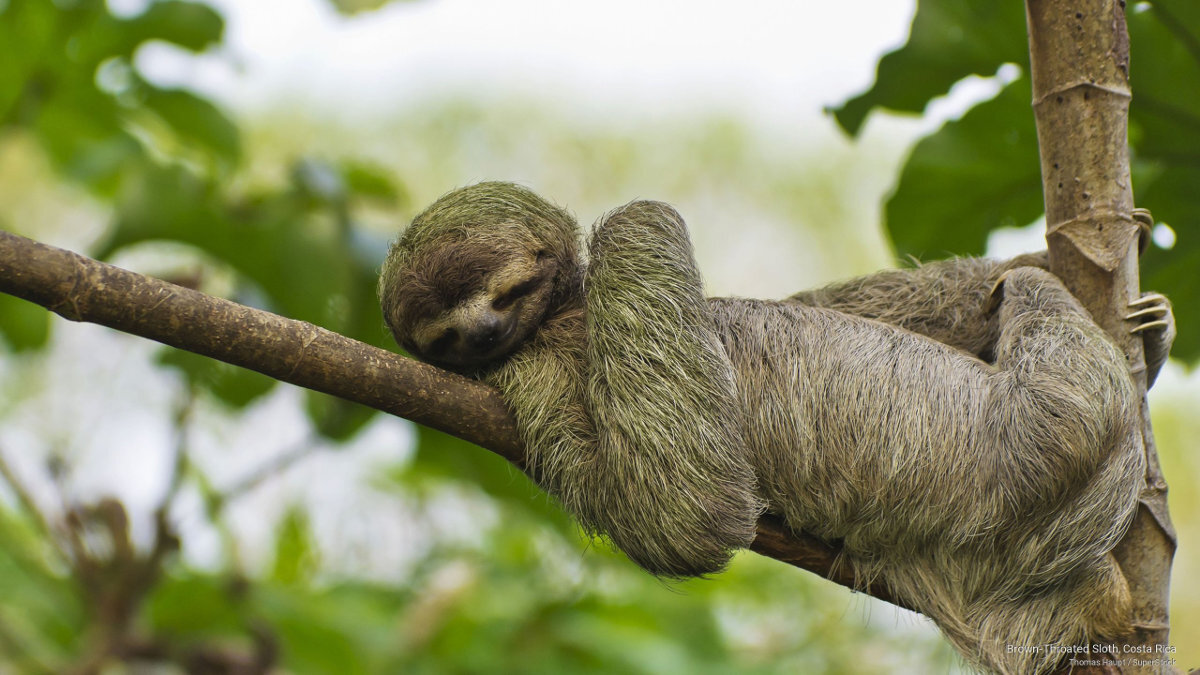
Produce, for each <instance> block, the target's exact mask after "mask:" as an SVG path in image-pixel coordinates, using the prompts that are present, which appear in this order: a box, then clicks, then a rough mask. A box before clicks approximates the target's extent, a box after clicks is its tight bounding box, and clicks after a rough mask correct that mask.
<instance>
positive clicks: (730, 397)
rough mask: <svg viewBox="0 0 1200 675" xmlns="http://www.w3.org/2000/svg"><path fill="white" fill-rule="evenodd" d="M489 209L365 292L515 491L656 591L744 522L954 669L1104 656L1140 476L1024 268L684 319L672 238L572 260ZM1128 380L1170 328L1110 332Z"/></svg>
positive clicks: (614, 226) (682, 234)
mask: <svg viewBox="0 0 1200 675" xmlns="http://www.w3.org/2000/svg"><path fill="white" fill-rule="evenodd" d="M579 241H580V233H579V228H578V226H577V224H576V222H575V219H574V218H573V217H572V216H571V215H570V214H569V213H567V212H566V211H565V210H563V209H561V208H559V207H557V206H555V205H553V204H551V203H550V202H548V201H546V200H544V199H542V198H541V197H539V196H538V195H536V194H534V193H533V192H531V191H529V190H527V189H525V188H522V187H519V186H516V185H513V184H509V183H499V182H488V183H480V184H477V185H473V186H469V187H466V188H461V189H458V190H455V191H453V192H450V193H449V194H447V195H445V196H443V197H442V198H441V199H439V200H437V202H435V203H434V204H433V205H432V206H430V207H429V208H427V209H426V210H425V211H424V212H422V213H421V214H419V215H418V216H417V217H416V218H415V219H414V221H413V222H412V224H411V226H409V227H408V228H407V229H406V230H405V231H404V232H403V233H402V235H401V236H400V238H399V239H398V240H397V241H396V242H395V243H394V244H393V245H392V247H391V249H390V251H389V253H388V257H387V260H386V262H385V264H384V267H383V271H382V274H381V277H380V282H379V293H380V298H381V304H382V308H383V314H384V317H385V321H386V322H387V324H388V326H389V328H390V329H391V331H392V333H393V335H394V336H395V338H396V340H397V342H398V343H399V344H400V345H401V346H402V347H403V348H404V349H405V350H407V351H408V352H410V353H411V354H413V355H415V356H417V357H418V358H420V359H422V360H424V361H427V362H429V363H431V364H434V365H437V366H441V367H443V368H446V369H449V370H453V371H456V372H459V373H463V374H466V375H470V376H473V377H477V378H479V379H481V380H483V381H484V382H486V383H488V384H490V385H492V386H494V387H495V388H497V389H498V390H499V391H500V392H501V394H502V396H503V397H504V399H505V401H506V402H507V404H508V406H509V408H510V410H511V412H512V414H513V416H514V418H515V420H516V423H517V426H518V429H519V431H520V434H521V438H522V440H523V442H524V444H525V449H526V453H527V454H526V466H525V470H526V471H527V472H528V473H529V475H530V476H531V477H532V478H533V479H534V480H535V481H536V482H537V483H538V484H539V485H541V486H542V487H543V488H544V489H545V490H547V491H548V492H549V493H550V494H552V495H553V496H554V497H556V498H557V499H558V501H559V502H560V503H561V504H562V506H563V507H564V508H565V509H566V510H567V511H569V512H570V513H572V514H573V515H574V516H575V517H576V518H577V519H578V520H579V521H580V523H581V524H582V525H583V527H584V528H586V529H587V530H588V531H590V532H591V533H593V534H601V535H604V536H605V537H607V538H608V539H609V540H610V541H611V542H612V543H613V544H615V545H616V546H617V547H618V548H619V549H620V550H621V551H623V552H624V553H625V554H626V555H627V556H629V558H631V559H632V560H633V561H634V562H636V563H637V564H638V565H640V566H641V567H643V568H645V569H646V570H648V571H650V572H651V573H653V574H656V575H659V576H662V577H668V578H678V577H687V576H703V575H707V574H710V573H714V572H717V571H719V570H721V569H722V568H723V567H724V566H725V565H726V563H727V562H728V561H729V559H730V557H731V556H732V555H733V553H734V552H735V551H736V550H738V549H742V548H745V547H747V546H748V545H749V544H750V542H751V541H752V540H753V539H754V536H755V525H756V521H757V519H758V517H759V516H760V515H761V514H762V513H763V512H764V511H768V512H771V513H773V514H776V515H778V516H780V517H781V518H783V520H784V521H785V522H786V524H787V525H788V527H789V528H791V529H792V530H793V531H795V532H798V533H799V532H804V533H808V534H811V535H815V536H817V537H819V538H821V539H823V540H825V541H827V542H829V543H831V544H834V545H837V546H839V547H840V550H841V562H842V563H843V564H847V565H850V566H851V569H852V570H853V571H854V573H855V578H856V579H857V580H858V582H859V583H862V584H864V585H865V584H867V583H883V584H886V587H887V588H888V589H889V590H890V591H891V592H892V593H893V594H894V595H895V597H897V598H900V599H902V600H903V601H905V602H906V603H907V604H909V606H912V607H914V608H916V609H918V610H919V611H921V612H922V613H924V614H925V615H927V616H928V617H929V618H931V619H932V620H933V621H934V622H935V623H936V625H937V626H938V627H939V628H940V630H941V631H942V633H943V634H944V635H945V636H946V637H947V639H948V640H949V641H950V642H951V643H952V644H953V645H954V646H955V647H956V648H957V650H958V651H959V652H960V653H961V654H962V655H963V656H964V657H965V659H966V660H967V661H968V662H969V663H971V664H972V665H974V666H975V667H979V668H983V669H987V670H992V671H996V672H1002V673H1029V672H1041V671H1046V670H1049V669H1051V668H1053V667H1054V666H1055V664H1056V661H1057V657H1058V655H1057V654H1053V653H1047V651H1048V650H1044V649H1043V650H1030V649H1012V647H1026V646H1032V645H1045V644H1051V643H1058V644H1063V645H1068V644H1084V643H1086V642H1087V641H1090V640H1095V639H1100V638H1105V637H1115V636H1117V635H1119V634H1121V633H1122V632H1124V631H1125V630H1126V627H1127V626H1128V624H1129V621H1130V612H1131V609H1130V603H1131V600H1130V596H1129V590H1128V586H1127V583H1126V581H1125V579H1124V577H1123V576H1122V574H1121V572H1120V570H1119V569H1118V567H1117V566H1116V563H1115V562H1114V560H1113V557H1112V555H1111V554H1110V551H1111V549H1112V548H1113V547H1114V546H1115V545H1116V543H1117V542H1118V540H1119V539H1120V538H1121V536H1122V535H1123V534H1124V532H1125V530H1126V529H1127V527H1128V525H1129V523H1130V521H1131V518H1132V516H1133V513H1134V510H1135V507H1136V504H1137V498H1138V492H1139V490H1140V487H1141V484H1142V479H1143V472H1144V466H1143V463H1144V459H1143V456H1142V453H1141V451H1140V448H1139V444H1138V443H1137V441H1136V436H1135V434H1136V433H1137V429H1138V420H1139V413H1138V405H1139V402H1138V399H1137V397H1136V390H1135V388H1134V386H1133V383H1132V380H1131V377H1130V373H1129V369H1128V366H1127V364H1126V360H1125V358H1124V357H1123V355H1122V353H1121V351H1120V350H1119V349H1118V348H1117V347H1116V345H1115V344H1114V343H1113V342H1112V340H1111V339H1110V338H1109V337H1108V336H1107V335H1106V334H1105V333H1104V331H1103V330H1101V329H1100V328H1099V327H1098V326H1097V325H1096V324H1095V323H1094V322H1093V321H1092V319H1091V317H1090V316H1089V315H1088V314H1087V312H1086V311H1085V310H1084V309H1083V308H1082V306H1081V305H1080V304H1079V303H1078V302H1077V301H1076V300H1075V299H1074V298H1073V297H1072V296H1071V295H1070V293H1068V292H1067V290H1066V289H1065V288H1064V287H1063V285H1062V283H1061V282H1060V281H1059V280H1058V279H1057V278H1056V277H1054V276H1053V275H1051V274H1050V273H1049V272H1047V271H1046V270H1045V269H1044V268H1045V267H1046V257H1045V254H1044V253H1043V254H1040V255H1026V256H1021V257H1018V258H1015V259H1013V260H1010V261H1003V262H997V261H990V260H983V259H958V260H949V261H943V262H938V263H931V264H927V265H924V266H920V267H917V268H915V269H908V270H893V271H887V272H882V273H879V274H875V275H871V276H867V277H863V278H860V279H855V280H851V281H848V282H843V283H840V284H835V285H832V286H829V287H826V288H823V289H819V290H816V291H810V292H805V293H800V294H797V295H793V296H791V297H790V298H787V299H785V300H782V301H770V300H753V299H742V298H712V299H706V298H705V296H704V294H703V290H702V284H701V279H700V274H699V272H698V270H697V266H696V263H695V261H694V258H693V253H692V248H691V243H690V240H689V238H688V234H687V230H686V227H685V225H684V222H683V220H682V218H681V217H680V216H679V215H678V214H677V213H676V212H675V211H674V209H672V208H671V207H670V206H668V205H666V204H663V203H659V202H652V201H637V202H633V203H630V204H628V205H626V206H624V207H621V208H619V209H616V210H614V211H612V212H610V213H608V214H606V215H605V216H604V217H602V218H601V219H600V221H598V223H597V225H596V226H595V227H594V230H593V232H592V234H591V237H590V240H589V242H588V247H587V255H588V260H587V262H586V263H585V262H584V260H583V259H582V257H581V253H580V251H579ZM1131 307H1132V309H1133V311H1132V313H1131V314H1130V317H1129V319H1130V321H1131V322H1132V324H1133V328H1132V330H1133V331H1135V332H1138V333H1140V334H1142V335H1143V337H1145V338H1146V339H1145V342H1146V346H1147V350H1146V353H1147V369H1148V375H1149V376H1150V379H1151V380H1152V379H1153V377H1154V375H1156V374H1157V372H1158V370H1159V368H1160V367H1161V366H1162V364H1163V362H1164V361H1165V360H1166V356H1167V352H1168V350H1169V348H1170V343H1171V339H1172V338H1173V335H1174V322H1173V317H1172V314H1171V311H1170V305H1169V303H1168V302H1167V300H1166V298H1164V297H1162V296H1160V295H1157V294H1148V295H1146V296H1143V297H1142V298H1140V299H1139V300H1137V301H1135V302H1134V303H1133V304H1132V305H1131Z"/></svg>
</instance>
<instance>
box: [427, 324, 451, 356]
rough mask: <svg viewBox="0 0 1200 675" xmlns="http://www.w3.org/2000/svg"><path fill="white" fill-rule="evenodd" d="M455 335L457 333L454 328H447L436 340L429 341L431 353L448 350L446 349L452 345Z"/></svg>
mask: <svg viewBox="0 0 1200 675" xmlns="http://www.w3.org/2000/svg"><path fill="white" fill-rule="evenodd" d="M455 337H456V334H455V332H454V329H453V328H447V329H446V330H445V331H443V332H442V334H441V335H439V336H438V338H437V339H436V340H434V341H433V342H430V343H429V349H428V351H429V353H431V354H440V353H442V352H444V351H446V349H447V348H448V347H449V346H450V343H451V342H454V338H455Z"/></svg>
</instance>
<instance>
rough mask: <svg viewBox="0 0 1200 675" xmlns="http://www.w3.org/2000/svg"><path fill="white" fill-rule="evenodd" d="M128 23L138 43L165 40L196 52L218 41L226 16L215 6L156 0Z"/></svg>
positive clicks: (126, 25)
mask: <svg viewBox="0 0 1200 675" xmlns="http://www.w3.org/2000/svg"><path fill="white" fill-rule="evenodd" d="M124 24H125V32H126V33H127V34H128V35H130V36H132V37H134V38H135V39H136V43H139V44H140V43H141V42H143V41H146V40H162V41H164V42H170V43H171V44H175V45H179V46H180V47H183V48H184V49H188V50H191V51H194V52H201V51H204V50H205V49H208V48H209V47H211V46H213V45H216V44H217V43H219V42H220V41H221V39H222V36H223V33H224V32H225V20H224V19H223V18H222V17H221V15H220V14H218V13H217V11H216V10H214V9H213V8H212V7H209V6H208V5H206V4H203V3H199V2H183V1H182V0H167V1H166V2H162V1H159V2H155V3H153V4H151V5H150V7H148V8H147V9H146V11H145V12H143V13H142V14H140V15H138V16H136V17H133V18H132V19H128V20H127V21H125V22H124Z"/></svg>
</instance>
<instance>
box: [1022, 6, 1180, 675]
mask: <svg viewBox="0 0 1200 675" xmlns="http://www.w3.org/2000/svg"><path fill="white" fill-rule="evenodd" d="M1025 9H1026V17H1027V19H1028V25H1029V52H1030V64H1031V67H1032V71H1033V72H1032V80H1033V109H1034V115H1035V118H1036V121H1037V130H1038V146H1039V149H1040V153H1041V164H1042V188H1043V192H1044V195H1045V202H1046V242H1047V245H1048V247H1049V250H1050V268H1051V271H1053V272H1054V273H1055V274H1057V275H1058V276H1059V277H1061V278H1062V280H1063V281H1064V282H1065V283H1066V285H1067V287H1068V288H1069V289H1070V290H1071V292H1072V293H1074V294H1075V296H1076V297H1077V298H1079V300H1080V301H1081V302H1082V303H1083V305H1084V306H1085V307H1087V309H1088V311H1090V312H1091V314H1092V316H1093V317H1094V318H1095V320H1096V322H1097V323H1099V324H1100V325H1101V326H1102V327H1103V328H1104V329H1105V330H1107V331H1108V332H1109V334H1111V335H1112V336H1113V337H1114V338H1115V339H1116V340H1117V342H1118V344H1120V345H1121V347H1122V348H1123V349H1124V350H1125V353H1126V355H1127V357H1128V358H1129V362H1130V364H1131V367H1132V370H1133V373H1134V379H1135V382H1136V384H1137V385H1138V387H1139V389H1140V391H1141V394H1142V420H1143V427H1142V433H1141V434H1140V435H1139V436H1138V438H1137V439H1136V441H1135V442H1137V443H1139V444H1141V445H1142V446H1143V447H1144V450H1145V455H1146V468H1147V471H1146V477H1145V486H1144V488H1143V490H1142V495H1141V500H1140V504H1139V507H1138V512H1137V516H1136V517H1135V520H1134V522H1133V526H1132V527H1131V528H1130V530H1129V532H1128V533H1127V534H1126V536H1125V538H1124V540H1123V541H1122V542H1121V543H1120V545H1118V547H1117V549H1116V550H1115V551H1114V554H1115V555H1116V557H1117V561H1118V563H1119V564H1120V566H1121V570H1122V572H1124V574H1125V578H1126V580H1127V581H1128V582H1129V587H1130V591H1131V593H1132V595H1133V598H1134V616H1133V622H1132V626H1131V633H1130V635H1129V636H1128V637H1127V638H1125V639H1124V640H1123V641H1122V642H1119V643H1117V653H1116V654H1115V655H1112V658H1111V659H1110V660H1112V661H1116V662H1119V663H1121V665H1120V666H1115V667H1109V668H1108V669H1107V670H1105V669H1103V668H1102V669H1101V670H1099V671H1095V672H1123V673H1141V672H1168V671H1170V670H1171V668H1170V667H1169V666H1167V665H1165V663H1166V661H1168V660H1169V654H1167V653H1166V651H1165V650H1166V648H1167V633H1168V628H1169V623H1168V616H1167V594H1168V589H1169V583H1168V582H1169V579H1170V572H1171V559H1172V557H1173V556H1174V553H1175V530H1174V528H1173V526H1172V525H1171V518H1170V514H1169V513H1168V511H1167V484H1166V482H1165V481H1164V480H1163V477H1162V471H1161V469H1160V468H1159V463H1158V453H1157V452H1156V450H1155V446H1154V435H1153V432H1152V430H1151V428H1150V414H1149V410H1148V409H1147V407H1146V396H1145V394H1146V372H1145V370H1146V366H1145V360H1144V356H1143V352H1142V341H1141V340H1140V339H1139V338H1137V337H1135V336H1134V335H1132V334H1130V332H1129V328H1130V324H1129V323H1128V322H1127V321H1126V320H1125V318H1124V317H1125V315H1126V314H1128V313H1129V310H1128V303H1129V302H1130V301H1131V300H1134V299H1136V298H1137V297H1138V294H1139V291H1138V264H1137V257H1138V239H1139V236H1138V235H1139V231H1140V227H1139V224H1138V221H1137V220H1136V219H1135V217H1134V209H1133V191H1132V186H1131V181H1130V173H1129V150H1128V145H1127V142H1126V137H1127V128H1128V112H1129V102H1130V89H1129V36H1128V33H1127V32H1126V27H1125V13H1124V9H1125V3H1124V2H1123V1H1121V0H1082V1H1081V0H1072V1H1070V2H1068V1H1067V0H1026V3H1025ZM1134 657H1137V659H1138V660H1145V661H1148V662H1151V665H1146V666H1140V665H1139V666H1135V665H1133V663H1132V660H1133V658H1134ZM1155 659H1158V661H1159V663H1158V664H1157V665H1155V664H1153V662H1154V661H1155ZM1074 672H1077V673H1078V672H1086V671H1081V670H1080V669H1078V668H1076V669H1075V670H1074Z"/></svg>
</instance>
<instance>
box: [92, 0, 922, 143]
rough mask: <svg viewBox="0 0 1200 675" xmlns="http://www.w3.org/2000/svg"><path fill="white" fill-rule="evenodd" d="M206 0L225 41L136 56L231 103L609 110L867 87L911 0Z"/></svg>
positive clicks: (739, 107) (122, 3) (775, 116)
mask: <svg viewBox="0 0 1200 675" xmlns="http://www.w3.org/2000/svg"><path fill="white" fill-rule="evenodd" d="M211 1H212V4H214V5H216V6H218V7H219V8H220V9H221V11H222V12H223V13H224V14H225V16H226V18H227V21H228V24H227V29H228V33H227V42H228V48H227V49H226V50H225V52H224V53H223V54H221V55H220V56H218V57H216V58H209V59H204V60H201V61H200V62H196V61H195V60H193V59H188V58H183V57H182V56H181V55H177V54H172V53H171V50H170V49H169V48H167V47H163V46H153V45H152V46H151V47H150V48H148V49H144V50H143V53H142V54H141V55H140V58H139V64H140V65H141V66H142V67H143V69H144V70H146V71H148V72H149V74H150V75H151V76H152V77H154V79H158V80H167V81H175V82H181V81H182V82H188V83H191V84H192V85H193V86H199V87H201V88H203V89H205V90H206V91H209V92H210V93H213V94H214V95H217V96H219V97H221V98H223V99H224V100H226V101H227V102H228V103H230V104H232V105H234V106H235V107H237V108H243V109H244V107H247V106H248V107H251V108H253V107H257V106H261V105H266V104H270V103H273V102H277V101H278V100H280V99H281V98H282V99H284V100H296V101H297V102H298V103H315V104H318V105H321V104H324V105H329V106H337V107H338V108H339V110H343V111H345V112H353V111H354V110H356V109H361V110H364V111H367V112H378V111H380V110H386V108H387V107H388V106H392V105H396V104H397V103H402V102H405V101H409V100H411V99H413V98H420V97H422V96H424V95H426V94H429V93H431V92H437V91H439V90H446V89H449V90H452V91H462V90H467V91H473V92H482V93H499V92H507V93H513V92H517V93H525V94H533V95H535V96H544V97H553V98H556V99H562V100H565V101H567V102H570V103H576V104H579V105H580V106H581V107H582V108H583V109H584V110H589V111H593V112H598V113H599V114H604V115H612V114H617V115H620V114H632V115H634V116H640V115H645V114H656V113H659V112H661V113H663V114H670V113H678V112H679V111H680V109H684V110H687V109H696V108H704V107H717V108H722V109H726V110H731V111H734V112H738V113H741V114H742V115H745V116H746V117H747V118H749V119H748V121H751V122H753V121H755V120H761V121H770V122H775V123H778V122H782V121H786V120H789V119H790V120H792V121H793V122H794V121H795V120H799V119H804V118H808V119H811V118H812V116H813V114H814V113H816V112H818V111H819V110H820V109H821V107H822V106H824V105H827V104H834V103H838V102H840V101H841V100H842V99H844V98H846V97H847V96H849V95H852V94H854V93H857V92H859V91H861V90H863V89H865V88H866V87H867V86H869V85H870V83H871V81H872V80H873V78H874V69H875V62H876V60H877V58H878V56H879V54H880V53H881V52H882V51H886V50H888V49H891V48H894V47H896V46H899V45H900V44H901V43H902V42H903V40H904V38H905V36H906V34H907V31H908V26H909V23H910V22H911V19H912V12H913V10H914V3H913V2H912V1H911V0H901V1H897V0H843V1H842V2H815V1H812V0H808V1H803V0H802V1H800V2H797V1H795V0H792V1H790V2H789V1H788V0H756V1H752V2H747V3H741V4H738V3H731V2H728V1H724V2H695V1H693V2H682V1H680V0H640V1H638V0H612V1H610V2H605V3H576V2H563V1H555V0H505V1H502V2H501V1H494V0H493V1H488V0H418V1H416V2H397V3H393V4H391V5H388V6H387V7H386V8H384V9H383V10H380V11H376V12H371V13H366V14H362V15H359V16H357V17H352V18H346V17H342V16H340V15H338V14H337V13H336V12H334V11H333V9H331V8H330V6H329V5H328V4H327V3H326V2H325V0H211ZM110 4H112V5H113V6H114V7H115V8H117V9H118V10H125V11H132V10H136V8H138V7H139V6H141V5H143V4H144V0H110ZM239 71H240V72H239ZM346 107H350V108H351V110H345V108H346Z"/></svg>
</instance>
